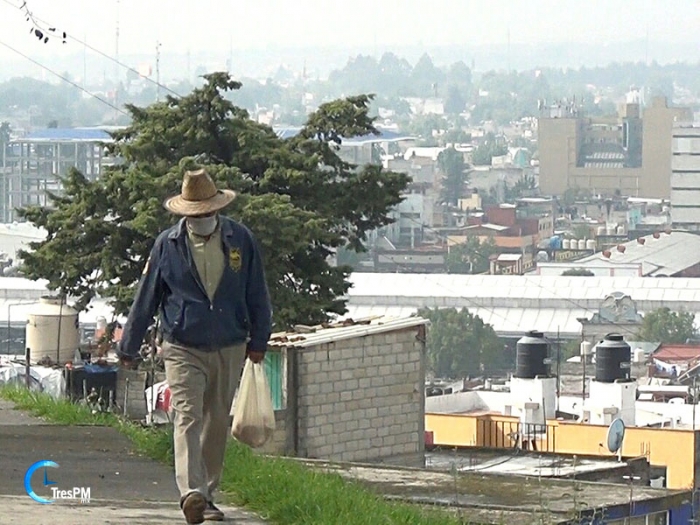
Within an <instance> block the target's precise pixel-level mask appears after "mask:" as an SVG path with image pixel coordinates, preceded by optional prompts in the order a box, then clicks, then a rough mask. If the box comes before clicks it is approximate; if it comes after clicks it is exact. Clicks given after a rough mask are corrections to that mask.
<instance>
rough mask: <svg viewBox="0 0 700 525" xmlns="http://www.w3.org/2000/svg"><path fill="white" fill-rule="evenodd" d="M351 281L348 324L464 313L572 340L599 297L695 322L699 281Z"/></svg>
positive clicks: (373, 277)
mask: <svg viewBox="0 0 700 525" xmlns="http://www.w3.org/2000/svg"><path fill="white" fill-rule="evenodd" d="M350 280H351V282H352V283H353V286H352V288H350V290H349V291H348V294H347V296H348V310H349V315H350V316H352V317H353V318H359V317H365V316H372V315H384V316H408V315H412V314H414V313H415V312H416V311H417V310H418V309H419V308H446V307H447V308H467V309H468V310H469V311H470V312H472V313H475V314H477V315H479V316H480V317H481V318H482V319H484V321H486V322H488V323H490V324H492V325H493V326H494V328H495V329H496V331H497V332H499V333H501V334H520V333H522V331H523V330H530V329H538V330H543V331H544V332H545V333H547V334H549V335H554V334H556V332H557V330H558V329H559V330H560V332H561V333H562V334H569V335H571V334H580V331H581V325H580V323H579V322H578V320H577V318H581V317H585V318H591V317H592V316H593V314H595V313H597V312H598V311H599V310H600V306H601V303H602V302H603V300H604V299H605V297H607V296H608V295H610V294H612V293H613V292H623V293H625V294H628V295H630V296H631V297H632V300H633V301H635V303H636V305H637V308H638V309H639V312H640V313H645V312H650V311H653V310H655V309H656V308H659V307H661V306H668V307H669V308H671V309H672V310H687V311H690V312H693V313H694V314H695V315H696V316H697V319H698V320H700V279H694V278H678V277H676V278H668V279H654V278H649V277H568V276H537V275H524V276H519V275H456V274H408V273H396V274H389V273H354V274H352V275H351V277H350ZM626 335H629V336H631V337H632V338H634V336H633V334H626Z"/></svg>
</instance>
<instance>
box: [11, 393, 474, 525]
mask: <svg viewBox="0 0 700 525" xmlns="http://www.w3.org/2000/svg"><path fill="white" fill-rule="evenodd" d="M0 397H3V398H5V399H8V400H10V401H12V402H13V403H15V404H16V405H17V407H18V408H20V409H23V410H26V411H28V412H30V413H31V414H33V415H36V416H40V417H42V418H44V419H45V420H46V421H49V422H52V423H57V424H61V425H101V426H111V427H114V428H116V429H117V430H119V431H120V432H121V433H123V434H124V435H126V436H127V437H129V438H130V439H131V441H132V442H133V444H134V448H135V449H136V451H137V452H139V453H141V454H144V455H146V456H148V457H150V458H153V459H155V460H158V461H162V462H166V463H168V464H171V465H172V462H173V453H172V447H173V439H172V432H171V431H169V430H168V429H162V428H160V429H158V428H145V427H142V426H140V425H137V424H135V423H132V422H129V421H126V420H123V419H121V418H119V417H117V416H115V415H113V414H93V413H92V412H91V410H90V409H89V408H88V407H86V406H83V405H79V404H74V403H71V402H70V401H68V400H65V399H61V400H57V399H53V398H52V397H50V396H48V395H46V394H42V393H37V392H31V391H27V390H25V389H24V388H18V387H12V386H3V387H0ZM221 491H222V493H223V495H224V497H225V498H226V499H227V500H228V501H230V502H231V503H234V504H237V505H241V506H245V507H246V508H248V509H250V510H252V511H255V512H257V513H259V514H260V515H261V516H262V517H263V518H264V519H267V520H268V521H270V522H271V523H279V524H284V525H334V524H338V525H368V524H382V525H385V524H386V525H464V524H465V523H467V522H465V521H464V520H462V519H460V518H459V517H456V516H454V515H453V514H451V513H448V512H445V511H443V510H438V509H435V510H433V509H425V508H422V507H419V506H416V505H411V504H407V503H396V502H389V501H387V500H385V499H384V498H382V497H381V496H380V495H378V494H375V493H374V492H372V491H370V490H369V489H368V488H367V487H365V486H363V485H361V484H359V483H354V482H351V481H347V480H344V479H343V478H342V477H341V476H340V475H339V474H334V473H327V472H322V471H319V470H314V469H311V468H309V467H307V466H306V465H303V464H301V463H298V462H296V461H293V460H290V459H285V458H270V457H264V456H260V455H258V454H255V453H254V452H253V451H252V450H250V449H249V448H248V447H246V446H243V445H240V444H239V443H236V442H234V441H232V442H231V443H230V445H229V447H228V449H227V451H226V462H225V465H224V472H223V476H222V480H221Z"/></svg>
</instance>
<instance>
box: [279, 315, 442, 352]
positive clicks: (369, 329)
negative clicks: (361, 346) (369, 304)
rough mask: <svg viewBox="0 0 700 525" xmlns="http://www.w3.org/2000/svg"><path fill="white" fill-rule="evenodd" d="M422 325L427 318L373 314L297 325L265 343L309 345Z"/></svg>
mask: <svg viewBox="0 0 700 525" xmlns="http://www.w3.org/2000/svg"><path fill="white" fill-rule="evenodd" d="M426 324H428V320H427V319H423V318H421V317H405V318H403V319H396V318H388V317H382V318H377V317H374V318H367V319H358V320H356V321H355V320H352V319H346V320H343V321H339V322H336V323H329V324H324V325H319V326H298V327H296V329H295V330H294V331H290V332H279V333H275V334H272V336H271V337H270V343H269V345H268V346H270V347H294V348H311V347H314V346H318V345H322V344H325V343H330V342H334V341H342V340H345V339H353V338H356V337H365V336H368V335H375V334H381V333H385V332H392V331H394V330H402V329H405V328H413V327H416V326H423V325H426Z"/></svg>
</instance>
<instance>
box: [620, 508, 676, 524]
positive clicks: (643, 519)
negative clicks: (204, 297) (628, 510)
mask: <svg viewBox="0 0 700 525" xmlns="http://www.w3.org/2000/svg"><path fill="white" fill-rule="evenodd" d="M607 523H609V524H610V525H613V524H614V525H668V512H667V511H664V512H655V513H653V514H647V515H646V516H634V517H632V518H623V519H621V520H613V521H608V522H607Z"/></svg>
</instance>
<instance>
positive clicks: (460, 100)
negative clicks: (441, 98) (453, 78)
mask: <svg viewBox="0 0 700 525" xmlns="http://www.w3.org/2000/svg"><path fill="white" fill-rule="evenodd" d="M466 105H467V101H466V100H465V99H464V96H462V93H461V92H460V91H459V88H458V87H457V86H450V87H449V89H448V90H447V98H446V99H445V113H447V114H448V115H459V114H460V113H461V112H462V111H464V108H465V106H466Z"/></svg>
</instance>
